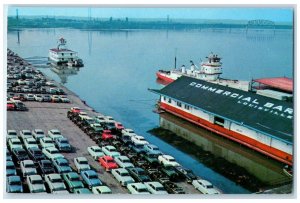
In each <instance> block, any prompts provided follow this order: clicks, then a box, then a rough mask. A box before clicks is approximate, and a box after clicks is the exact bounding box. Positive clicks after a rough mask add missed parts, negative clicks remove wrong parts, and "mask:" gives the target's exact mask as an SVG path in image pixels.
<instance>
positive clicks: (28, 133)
mask: <svg viewBox="0 0 300 203" xmlns="http://www.w3.org/2000/svg"><path fill="white" fill-rule="evenodd" d="M23 134H24V135H31V132H24V133H23Z"/></svg>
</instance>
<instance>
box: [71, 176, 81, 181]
mask: <svg viewBox="0 0 300 203" xmlns="http://www.w3.org/2000/svg"><path fill="white" fill-rule="evenodd" d="M70 180H71V181H80V179H79V177H72V178H70Z"/></svg>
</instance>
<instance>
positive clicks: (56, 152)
mask: <svg viewBox="0 0 300 203" xmlns="http://www.w3.org/2000/svg"><path fill="white" fill-rule="evenodd" d="M50 153H51V154H58V153H59V151H58V150H56V149H54V150H52V151H50Z"/></svg>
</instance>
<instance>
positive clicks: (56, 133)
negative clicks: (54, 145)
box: [52, 131, 60, 135]
mask: <svg viewBox="0 0 300 203" xmlns="http://www.w3.org/2000/svg"><path fill="white" fill-rule="evenodd" d="M52 133H53V134H54V135H60V132H59V131H53V132H52Z"/></svg>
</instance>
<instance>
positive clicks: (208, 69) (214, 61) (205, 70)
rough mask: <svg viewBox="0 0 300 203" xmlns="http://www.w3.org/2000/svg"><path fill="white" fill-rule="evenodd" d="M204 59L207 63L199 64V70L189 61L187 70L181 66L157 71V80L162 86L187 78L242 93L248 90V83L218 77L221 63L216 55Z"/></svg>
mask: <svg viewBox="0 0 300 203" xmlns="http://www.w3.org/2000/svg"><path fill="white" fill-rule="evenodd" d="M206 58H207V61H205V62H202V63H201V64H200V68H198V67H197V66H196V65H195V64H194V63H193V62H192V61H191V67H190V68H189V69H188V68H186V67H185V66H184V65H183V66H181V67H180V68H179V69H177V68H175V69H173V70H170V71H166V70H159V71H158V72H156V76H157V78H158V79H159V80H161V81H162V82H161V83H162V84H169V83H171V82H173V81H174V80H177V79H178V78H180V77H181V76H187V77H193V78H197V79H200V80H205V81H207V82H211V83H215V84H219V85H223V86H227V87H232V88H235V89H240V90H243V91H249V90H250V82H249V81H241V80H231V79H224V78H221V77H220V75H221V74H222V62H221V58H220V57H219V56H218V55H216V54H213V53H211V54H210V55H209V56H207V57H206ZM175 64H176V63H175ZM175 66H176V65H175Z"/></svg>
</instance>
